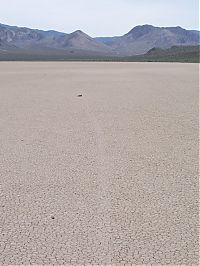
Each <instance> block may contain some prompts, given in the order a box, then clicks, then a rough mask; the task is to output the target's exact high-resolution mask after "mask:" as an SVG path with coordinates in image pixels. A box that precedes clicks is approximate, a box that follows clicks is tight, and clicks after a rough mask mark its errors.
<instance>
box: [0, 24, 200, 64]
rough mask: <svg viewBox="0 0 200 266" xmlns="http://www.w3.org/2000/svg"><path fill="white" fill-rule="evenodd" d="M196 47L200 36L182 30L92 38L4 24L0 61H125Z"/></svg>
mask: <svg viewBox="0 0 200 266" xmlns="http://www.w3.org/2000/svg"><path fill="white" fill-rule="evenodd" d="M195 45H199V32H198V31H190V30H185V29H183V28H181V27H168V28H163V27H162V28H160V27H154V26H152V25H142V26H136V27H134V28H133V29H132V30H130V31H129V32H128V33H126V34H125V35H123V36H118V37H98V38H92V37H90V36H88V35H87V34H85V33H84V32H82V31H81V30H77V31H75V32H73V33H63V32H57V31H54V30H50V31H43V30H38V29H29V28H25V27H16V26H9V25H4V24H0V60H9V59H10V60H11V59H13V60H15V59H17V60H20V59H21V58H25V59H26V60H42V59H44V60H45V58H49V60H62V59H63V60H66V59H73V58H74V59H77V58H79V59H81V58H83V59H84V58H86V59H87V58H88V59H90V58H93V59H94V58H103V57H106V58H109V57H112V58H114V57H116V58H118V57H121V58H125V57H128V56H135V55H141V54H145V53H147V52H148V51H149V50H151V49H152V48H155V47H156V48H161V49H168V48H170V47H172V46H184V47H186V46H195Z"/></svg>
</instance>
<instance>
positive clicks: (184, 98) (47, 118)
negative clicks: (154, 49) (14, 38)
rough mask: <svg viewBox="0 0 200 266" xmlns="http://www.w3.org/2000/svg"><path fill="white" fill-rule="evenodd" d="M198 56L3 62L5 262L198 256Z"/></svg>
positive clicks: (192, 261) (188, 259)
mask: <svg viewBox="0 0 200 266" xmlns="http://www.w3.org/2000/svg"><path fill="white" fill-rule="evenodd" d="M198 67H199V66H198V64H178V63H174V64H173V63H172V64H171V63H94V62H91V63H87V62H84V63H83V62H82V63H80V62H62V63H56V62H54V63H53V62H46V63H44V62H43V63H42V62H41V63H38V62H26V63H25V62H21V63H20V62H10V63H8V62H1V63H0V235H1V236H0V265H84V264H87V265H124V264H127V265H131V264H132V265H166V264H168V265H199V262H198V230H197V226H198ZM79 94H82V97H77V96H78V95H79Z"/></svg>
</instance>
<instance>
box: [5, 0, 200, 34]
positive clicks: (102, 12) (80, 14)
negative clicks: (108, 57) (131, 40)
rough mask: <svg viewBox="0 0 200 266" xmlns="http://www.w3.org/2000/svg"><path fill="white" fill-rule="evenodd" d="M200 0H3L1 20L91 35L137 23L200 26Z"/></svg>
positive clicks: (123, 30)
mask: <svg viewBox="0 0 200 266" xmlns="http://www.w3.org/2000/svg"><path fill="white" fill-rule="evenodd" d="M198 2H199V1H198V0H0V23H4V24H9V25H17V26H27V27H31V28H39V29H45V30H49V29H55V30H59V31H63V32H67V33H68V32H72V31H75V30H77V29H81V30H83V31H84V32H86V33H87V34H89V35H91V36H113V35H121V34H124V33H126V32H128V31H129V30H131V29H132V28H133V27H134V26H136V25H142V24H152V25H155V26H177V25H179V26H182V27H184V28H186V29H198V28H199V25H198V13H199V7H198Z"/></svg>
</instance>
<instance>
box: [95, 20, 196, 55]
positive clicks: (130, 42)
mask: <svg viewBox="0 0 200 266" xmlns="http://www.w3.org/2000/svg"><path fill="white" fill-rule="evenodd" d="M97 40H98V41H100V42H103V43H105V44H106V45H108V46H109V47H111V48H112V49H113V51H114V52H116V53H117V54H118V55H121V54H123V55H137V54H144V53H146V52H148V51H149V50H150V49H152V48H154V47H157V48H170V47H172V46H174V45H198V44H199V37H198V35H197V34H196V33H194V32H191V31H188V30H185V29H183V28H181V27H168V28H159V27H153V26H151V25H143V26H136V27H134V28H133V29H132V30H131V31H129V32H128V33H127V34H125V35H123V36H120V37H113V38H97Z"/></svg>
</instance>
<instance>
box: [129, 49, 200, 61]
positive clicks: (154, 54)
mask: <svg viewBox="0 0 200 266" xmlns="http://www.w3.org/2000/svg"><path fill="white" fill-rule="evenodd" d="M199 48H200V47H199V46H172V47H171V48H168V49H161V48H152V49H151V50H149V51H148V52H147V53H146V54H145V55H140V56H135V57H129V60H130V61H147V62H151V61H152V62H186V63H187V62H188V63H189V62H190V63H199V59H200V58H199Z"/></svg>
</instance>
